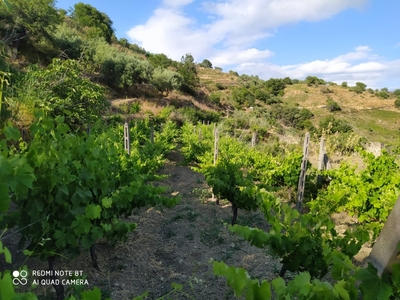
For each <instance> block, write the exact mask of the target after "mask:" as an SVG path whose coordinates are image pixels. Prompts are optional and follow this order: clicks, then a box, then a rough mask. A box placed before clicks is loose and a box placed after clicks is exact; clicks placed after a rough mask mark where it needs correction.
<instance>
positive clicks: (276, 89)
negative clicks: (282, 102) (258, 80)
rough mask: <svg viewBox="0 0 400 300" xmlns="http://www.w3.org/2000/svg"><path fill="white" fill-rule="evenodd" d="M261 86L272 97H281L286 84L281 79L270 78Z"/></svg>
mask: <svg viewBox="0 0 400 300" xmlns="http://www.w3.org/2000/svg"><path fill="white" fill-rule="evenodd" d="M263 86H264V87H265V88H266V89H267V90H268V91H269V92H270V94H272V95H274V96H278V95H279V96H282V95H283V91H284V89H285V87H286V84H285V82H284V80H283V79H278V78H271V79H269V80H267V81H265V82H264V84H263Z"/></svg>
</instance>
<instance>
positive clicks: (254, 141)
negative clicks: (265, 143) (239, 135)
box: [251, 132, 257, 148]
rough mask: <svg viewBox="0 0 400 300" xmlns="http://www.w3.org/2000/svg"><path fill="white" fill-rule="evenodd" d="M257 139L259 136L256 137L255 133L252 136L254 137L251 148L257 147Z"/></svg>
mask: <svg viewBox="0 0 400 300" xmlns="http://www.w3.org/2000/svg"><path fill="white" fill-rule="evenodd" d="M256 138H257V135H256V133H255V132H253V134H252V136H251V147H253V148H254V147H255V145H256Z"/></svg>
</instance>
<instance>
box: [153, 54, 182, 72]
mask: <svg viewBox="0 0 400 300" xmlns="http://www.w3.org/2000/svg"><path fill="white" fill-rule="evenodd" d="M147 59H148V60H149V62H150V63H151V64H152V65H153V66H154V68H157V67H161V68H164V69H167V68H168V67H171V66H175V65H176V63H175V61H173V60H172V59H170V58H169V57H168V56H166V55H165V54H164V53H160V54H150V55H149V56H148V58H147Z"/></svg>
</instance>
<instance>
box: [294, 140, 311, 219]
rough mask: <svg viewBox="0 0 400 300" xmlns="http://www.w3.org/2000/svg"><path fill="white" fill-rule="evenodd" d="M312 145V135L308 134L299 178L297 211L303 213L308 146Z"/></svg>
mask: <svg viewBox="0 0 400 300" xmlns="http://www.w3.org/2000/svg"><path fill="white" fill-rule="evenodd" d="M309 143H310V134H309V133H308V132H307V133H306V136H305V138H304V146H303V159H302V161H301V171H300V177H299V185H298V187H297V207H296V208H297V210H298V211H299V212H300V213H301V208H302V205H303V198H304V185H305V182H306V171H307V157H308V145H309Z"/></svg>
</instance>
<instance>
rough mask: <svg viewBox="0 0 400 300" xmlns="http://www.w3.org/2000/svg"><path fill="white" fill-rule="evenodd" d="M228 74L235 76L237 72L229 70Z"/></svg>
mask: <svg viewBox="0 0 400 300" xmlns="http://www.w3.org/2000/svg"><path fill="white" fill-rule="evenodd" d="M229 74H230V75H233V76H236V77H239V74H238V72H236V71H233V70H229Z"/></svg>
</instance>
